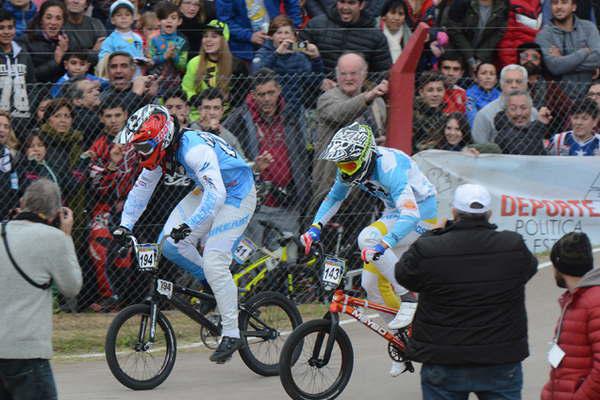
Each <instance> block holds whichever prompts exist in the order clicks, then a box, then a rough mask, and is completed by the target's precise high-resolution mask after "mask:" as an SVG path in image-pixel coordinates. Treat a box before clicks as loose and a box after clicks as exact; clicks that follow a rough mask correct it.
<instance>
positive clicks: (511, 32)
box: [498, 0, 542, 70]
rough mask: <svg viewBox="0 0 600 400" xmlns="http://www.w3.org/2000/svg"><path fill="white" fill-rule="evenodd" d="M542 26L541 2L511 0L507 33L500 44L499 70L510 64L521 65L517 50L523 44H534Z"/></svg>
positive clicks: (534, 0) (535, 0)
mask: <svg viewBox="0 0 600 400" xmlns="http://www.w3.org/2000/svg"><path fill="white" fill-rule="evenodd" d="M541 26H542V5H541V4H540V0H510V8H509V13H508V23H507V26H506V31H505V32H504V36H503V37H502V39H501V40H500V42H499V43H498V59H499V62H500V68H499V69H498V70H500V69H501V68H502V67H504V66H506V65H508V64H519V60H517V48H518V47H519V46H520V45H522V44H523V43H527V42H534V41H535V36H536V35H537V33H538V32H539V30H540V28H541Z"/></svg>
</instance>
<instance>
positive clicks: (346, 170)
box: [336, 160, 362, 176]
mask: <svg viewBox="0 0 600 400" xmlns="http://www.w3.org/2000/svg"><path fill="white" fill-rule="evenodd" d="M336 165H337V167H338V169H339V170H340V172H342V173H343V174H346V175H349V176H352V175H354V174H355V173H356V172H357V171H358V170H359V169H360V167H361V166H362V160H354V161H342V162H338V163H336Z"/></svg>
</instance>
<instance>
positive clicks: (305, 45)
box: [291, 40, 308, 53]
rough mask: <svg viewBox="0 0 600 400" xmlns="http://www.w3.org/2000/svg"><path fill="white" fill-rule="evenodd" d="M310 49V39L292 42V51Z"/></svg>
mask: <svg viewBox="0 0 600 400" xmlns="http://www.w3.org/2000/svg"><path fill="white" fill-rule="evenodd" d="M307 49H308V41H306V40H303V41H301V42H296V43H293V44H292V48H291V50H292V51H300V52H303V53H304V52H306V50H307Z"/></svg>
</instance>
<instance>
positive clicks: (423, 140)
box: [413, 72, 446, 152]
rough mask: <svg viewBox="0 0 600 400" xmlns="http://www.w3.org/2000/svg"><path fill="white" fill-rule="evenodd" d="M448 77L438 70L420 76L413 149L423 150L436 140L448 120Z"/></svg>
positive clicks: (415, 150)
mask: <svg viewBox="0 0 600 400" xmlns="http://www.w3.org/2000/svg"><path fill="white" fill-rule="evenodd" d="M445 82H446V78H445V77H444V76H443V75H442V74H440V73H438V72H425V73H423V74H422V75H421V77H420V78H419V85H418V86H419V91H418V93H419V95H418V96H417V98H416V99H415V105H414V111H413V129H414V132H413V151H414V152H417V151H420V150H423V149H424V148H425V147H426V146H427V144H428V143H431V141H433V140H435V138H436V136H437V134H438V132H440V130H441V129H443V126H444V122H445V120H446V114H444V109H445V108H446V104H445V103H444V96H445V93H446V86H445V85H446V83H445Z"/></svg>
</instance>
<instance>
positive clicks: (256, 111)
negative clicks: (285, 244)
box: [223, 68, 310, 243]
mask: <svg viewBox="0 0 600 400" xmlns="http://www.w3.org/2000/svg"><path fill="white" fill-rule="evenodd" d="M223 125H224V126H225V127H226V128H227V129H229V130H230V131H231V132H232V133H233V134H234V135H235V136H236V137H237V138H238V139H239V141H240V143H241V144H242V146H243V147H244V153H245V154H246V155H247V156H248V157H249V159H250V160H255V161H256V162H257V163H259V164H260V163H261V161H262V159H265V158H268V159H269V160H270V161H271V162H270V163H269V164H268V165H266V166H265V167H264V168H263V169H262V170H260V171H259V172H260V176H259V179H261V180H262V181H264V182H270V183H271V185H272V188H273V189H272V191H271V193H270V194H269V195H268V196H267V197H266V199H265V201H264V202H263V204H262V206H261V207H260V209H259V210H257V211H256V212H255V213H254V217H253V221H254V222H255V223H250V225H249V230H250V232H252V233H251V237H252V238H253V240H255V242H256V243H262V234H263V232H262V229H261V228H262V227H261V226H260V225H257V224H256V222H257V221H261V220H268V221H270V222H272V223H273V224H275V225H276V226H278V227H279V229H281V230H282V231H287V232H295V233H298V230H299V228H300V226H299V221H298V218H299V216H300V212H301V211H302V209H303V208H304V207H306V201H307V200H308V199H309V198H310V180H309V179H307V177H306V174H305V173H306V171H305V169H304V168H305V167H306V166H307V165H309V163H310V158H309V154H308V151H307V150H306V142H305V138H306V132H305V130H306V126H305V121H304V120H303V119H302V116H301V114H300V113H298V112H297V110H296V109H293V108H290V107H289V106H288V105H287V104H286V102H285V100H284V99H283V97H282V96H281V86H280V85H279V83H278V82H277V76H276V75H275V73H274V72H273V71H271V70H269V69H267V68H264V69H262V70H259V71H258V72H257V73H256V75H255V77H254V80H253V89H252V91H251V93H249V94H248V96H247V98H246V102H245V104H244V105H242V106H240V107H238V108H237V109H235V110H234V111H233V112H232V113H231V114H230V115H229V116H228V117H227V119H226V120H225V122H224V123H223Z"/></svg>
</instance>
